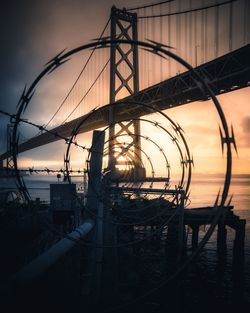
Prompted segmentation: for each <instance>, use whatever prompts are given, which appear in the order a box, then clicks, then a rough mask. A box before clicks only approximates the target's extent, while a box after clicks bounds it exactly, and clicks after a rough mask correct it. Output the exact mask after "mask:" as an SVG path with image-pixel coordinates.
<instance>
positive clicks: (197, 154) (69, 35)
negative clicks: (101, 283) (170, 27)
mask: <svg viewBox="0 0 250 313" xmlns="http://www.w3.org/2000/svg"><path fill="white" fill-rule="evenodd" d="M152 2H153V1H146V0H144V1H142V0H137V1H136V0H126V1H125V0H124V1H122V0H117V1H116V0H106V1H97V0H93V1H91V2H90V1H85V0H82V1H80V0H53V1H49V0H45V1H37V0H36V1H32V0H23V1H18V0H15V1H11V2H5V3H4V5H3V7H2V8H1V13H0V16H1V19H0V23H1V28H0V32H1V39H2V40H1V41H2V49H1V52H0V54H1V63H2V64H1V74H0V80H1V81H0V83H1V85H0V86H1V93H0V107H1V109H3V110H5V111H8V112H10V113H14V112H15V110H16V104H17V102H18V99H19V97H20V95H21V93H22V90H23V87H24V85H25V83H27V84H30V83H31V82H32V81H33V80H34V78H35V77H36V76H37V75H38V74H39V72H41V70H42V69H43V66H44V64H45V63H46V62H47V61H48V60H50V59H51V58H52V57H53V56H54V55H56V54H57V53H58V52H59V51H61V50H62V49H64V48H65V47H66V48H67V49H71V48H74V47H76V46H79V45H81V44H83V43H87V42H89V41H90V40H91V39H92V38H96V37H98V36H99V34H100V32H101V31H102V29H103V27H104V25H105V23H106V21H107V20H108V17H109V14H110V8H111V6H112V5H113V4H114V5H116V6H117V7H119V8H123V7H124V6H126V7H131V6H132V7H134V6H136V5H141V4H146V3H152ZM184 2H185V1H182V3H183V8H184V6H185V5H184ZM202 2H204V1H199V0H193V1H191V3H192V5H193V7H200V6H201V4H202ZM238 2H239V3H238V4H234V5H235V10H236V9H239V8H240V4H241V3H242V1H241V0H239V1H238ZM207 3H208V4H212V3H215V1H207ZM237 6H238V7H237ZM249 7H250V6H249ZM162 10H163V11H164V7H162ZM139 13H140V14H141V13H143V12H139ZM144 13H145V12H144ZM147 13H152V12H151V11H148V12H147ZM153 13H154V12H153ZM189 21H190V20H189ZM163 23H165V22H163ZM211 23H212V21H211ZM207 25H208V26H209V23H208V24H207ZM237 25H240V22H239V23H237ZM154 27H155V29H156V35H155V36H154V37H153V35H154V34H152V37H150V38H155V37H157V36H158V37H160V33H159V31H158V30H157V25H156V24H155V25H154ZM234 27H235V29H234V32H235V33H237V29H236V28H237V27H240V26H236V23H235V24H234ZM247 27H248V30H249V29H250V25H249V23H248V25H247ZM210 28H211V27H210V26H209V27H208V30H207V31H208V32H209V31H211V30H210ZM145 29H146V26H145V24H142V31H144V34H143V35H144V36H145V38H147V37H146V36H149V35H150V34H149V32H147V33H146V31H145ZM173 34H174V31H173ZM143 35H141V36H143ZM162 36H163V37H162V40H163V41H164V42H166V40H168V38H167V37H166V38H165V37H164V36H165V33H163V35H162ZM220 36H221V37H223V34H220ZM173 37H175V36H173ZM249 37H250V36H249V34H248V37H247V40H248V43H249V42H250V38H249ZM158 39H159V38H158ZM180 40H181V42H182V37H181V38H180ZM183 40H184V39H183ZM190 40H191V39H190ZM224 40H226V39H224ZM237 40H240V39H237ZM237 40H236V39H235V42H236V43H235V46H234V47H233V48H235V49H236V48H238V47H239V45H240V42H239V41H237ZM176 43H177V42H174V43H173V44H176ZM207 44H208V46H210V49H208V53H207V56H208V58H209V56H210V55H211V56H210V58H212V57H213V55H212V52H211V51H212V48H211V46H212V45H211V44H210V43H207ZM182 47H183V49H182V51H179V50H178V49H177V51H176V53H177V54H178V52H179V53H180V54H181V55H182V56H183V57H186V58H188V61H189V62H191V63H194V62H195V61H196V62H197V61H198V63H201V62H202V58H203V57H204V55H205V54H204V52H202V51H201V46H200V45H199V46H198V45H197V47H196V49H197V53H198V56H197V59H196V60H194V57H193V54H192V55H191V54H190V53H189V52H187V51H189V50H187V43H185V44H183V45H182ZM107 53H108V52H107ZM220 54H223V51H222V50H221V51H220ZM105 56H106V57H107V56H108V54H106V55H105ZM105 56H104V57H103V58H102V59H101V60H97V59H96V61H95V62H97V63H95V64H96V67H98V66H99V65H102V64H103V63H104V61H105ZM86 58H87V53H85V54H84V55H83V56H82V59H84V60H85V59H86ZM156 58H157V57H156ZM82 59H81V58H80V57H76V58H75V59H74V60H72V62H71V64H70V65H67V66H65V70H64V71H63V70H62V71H61V69H60V71H58V73H55V74H53V75H52V76H51V77H48V79H47V80H46V78H45V80H44V82H42V84H41V86H40V89H38V90H37V91H36V96H35V97H34V99H33V103H32V107H31V108H29V110H28V111H27V118H28V119H30V120H32V121H34V122H37V123H38V124H45V123H46V122H47V121H48V120H49V118H50V116H51V115H52V114H53V113H54V112H55V110H56V108H57V107H58V103H60V101H61V100H62V99H63V95H65V94H66V93H67V91H68V90H69V87H70V86H71V85H72V82H73V81H74V79H75V78H76V76H77V74H78V73H79V68H80V67H82V64H83V63H82ZM98 62H99V63H98ZM155 62H156V63H154V61H152V62H151V65H148V69H147V68H145V69H144V72H142V75H141V76H142V78H141V81H140V84H141V87H146V86H147V85H150V84H152V83H155V82H157V80H160V79H161V78H160V77H159V72H160V68H161V66H162V63H161V62H162V61H159V60H157V61H155ZM157 62H158V63H157ZM159 62H160V63H159ZM150 66H151V67H150ZM168 66H169V64H168V63H164V65H163V67H162V69H163V72H164V73H165V72H166V75H165V76H164V73H163V74H162V73H161V77H165V78H166V77H167V71H168ZM154 71H155V72H154ZM161 71H162V70H161ZM172 71H176V72H178V71H179V69H178V68H177V67H176V68H175V67H174V65H173V64H172ZM168 73H169V72H168ZM88 75H89V76H88V79H89V80H90V75H93V77H94V75H95V73H93V72H89V74H88ZM151 75H152V76H153V75H155V77H156V78H155V81H153V79H151ZM157 75H158V76H157ZM162 75H163V76H162ZM103 80H104V83H103V85H97V88H98V87H99V90H98V91H95V94H96V93H97V92H98V97H99V100H100V99H101V100H100V102H102V101H103V103H102V104H105V103H107V98H108V92H109V91H108V79H107V77H106V80H105V77H104V78H103ZM85 88H86V87H85ZM96 90H97V89H96ZM77 92H78V93H77ZM77 92H76V93H75V94H74V97H75V98H77V97H79V96H80V91H77ZM218 99H219V101H220V103H221V105H222V107H223V110H224V112H225V115H226V118H227V121H228V124H229V125H230V126H231V124H232V125H233V127H234V132H235V137H236V142H237V147H238V154H239V158H237V156H236V154H235V152H234V153H233V158H234V163H233V172H234V173H235V174H250V141H249V136H250V104H249V101H250V100H249V99H250V87H248V88H245V89H242V90H238V91H234V92H230V93H228V94H225V95H221V96H219V97H218ZM65 110H66V109H65ZM81 110H82V111H81V112H79V113H81V114H84V113H87V111H88V110H87V111H86V112H85V109H84V108H82V109H81ZM166 114H168V115H169V116H170V117H171V118H173V119H174V120H175V121H176V122H178V123H179V124H180V125H181V126H182V127H183V129H184V131H185V136H186V138H187V142H188V144H189V147H190V150H191V153H192V154H193V156H194V161H195V171H196V172H197V173H203V174H204V173H210V174H218V173H223V172H224V167H225V159H223V158H222V152H221V145H220V137H219V130H218V123H219V120H218V117H217V114H216V112H215V109H214V106H213V104H212V103H211V102H210V101H207V102H196V103H190V104H187V105H185V106H181V107H178V108H175V109H170V110H167V111H166ZM66 115H67V113H66ZM60 118H61V119H59V120H58V121H57V122H59V123H60V121H62V120H63V119H64V118H65V112H64V113H62V116H61V117H60ZM154 118H155V117H154ZM156 119H157V120H159V121H160V122H163V123H164V121H163V120H162V118H161V117H156ZM7 122H8V119H7V118H5V117H3V116H1V115H0V123H1V124H0V131H1V137H0V140H1V144H0V150H1V152H4V151H5V147H6V135H5V130H6V124H7ZM53 125H56V122H55V124H53V123H52V124H51V126H53ZM36 132H37V131H36V130H34V131H33V132H32V131H31V130H30V129H26V130H25V129H24V134H25V136H26V137H29V136H30V135H33V134H36ZM142 132H143V134H144V133H145V134H147V132H150V135H151V137H152V138H154V139H155V140H156V141H158V142H160V143H161V145H162V146H164V145H165V144H166V143H165V137H164V135H163V134H160V133H158V132H157V131H155V132H152V131H151V130H149V129H148V128H147V127H146V126H145V125H144V124H142ZM90 138H91V134H87V135H82V136H81V137H80V139H79V142H81V141H82V142H84V143H90ZM149 149H150V148H149ZM168 149H169V150H168ZM166 150H168V152H169V153H170V155H171V151H170V148H169V147H166ZM64 152H65V145H64V144H63V143H56V144H52V145H51V144H50V145H48V146H45V147H40V148H38V149H36V151H35V150H34V151H30V152H26V153H24V154H23V156H22V162H21V165H23V166H32V165H34V166H35V167H44V166H48V167H54V168H58V167H61V166H62V165H63V155H64ZM150 153H151V157H152V159H154V158H157V155H156V154H155V155H154V152H152V150H151V151H150ZM74 156H75V166H77V167H78V166H82V164H81V163H82V162H81V163H79V162H80V160H81V159H82V157H81V156H79V155H78V154H77V152H74ZM170 158H171V156H170ZM172 158H173V159H174V156H172ZM162 164H163V163H161V162H158V172H159V174H161V173H160V172H161V166H162Z"/></svg>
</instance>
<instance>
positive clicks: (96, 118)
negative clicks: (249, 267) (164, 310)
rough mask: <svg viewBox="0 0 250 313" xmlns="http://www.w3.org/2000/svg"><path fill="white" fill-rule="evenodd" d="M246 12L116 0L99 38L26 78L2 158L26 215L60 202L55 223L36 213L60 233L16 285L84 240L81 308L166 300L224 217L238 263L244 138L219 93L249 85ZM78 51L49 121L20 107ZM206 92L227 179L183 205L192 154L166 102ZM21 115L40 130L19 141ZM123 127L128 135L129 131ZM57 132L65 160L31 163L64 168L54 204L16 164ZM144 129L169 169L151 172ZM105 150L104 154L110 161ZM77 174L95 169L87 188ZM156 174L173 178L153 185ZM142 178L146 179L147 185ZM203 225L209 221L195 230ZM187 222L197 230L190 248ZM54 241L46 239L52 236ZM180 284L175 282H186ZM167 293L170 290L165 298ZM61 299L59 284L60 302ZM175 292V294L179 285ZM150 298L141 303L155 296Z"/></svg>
mask: <svg viewBox="0 0 250 313" xmlns="http://www.w3.org/2000/svg"><path fill="white" fill-rule="evenodd" d="M249 14H250V3H249V1H246V0H231V1H223V0H221V1H208V0H207V1H206V0H204V1H195V0H189V1H183V0H168V1H161V2H158V3H155V4H150V5H144V6H140V7H133V8H123V9H119V8H116V7H112V8H111V14H110V18H109V19H108V21H107V22H106V24H105V26H104V28H103V30H102V32H101V34H100V36H99V37H98V38H96V39H93V41H92V42H90V43H88V44H86V45H83V46H80V47H77V48H74V49H72V50H69V51H67V50H66V51H62V52H60V53H59V54H58V55H56V56H55V57H54V58H52V59H51V60H50V61H49V62H48V63H47V64H46V65H45V68H44V69H43V70H42V72H41V73H40V74H39V75H38V76H37V77H36V78H35V80H34V82H33V83H32V84H31V85H30V87H25V88H24V90H23V93H22V95H21V97H20V101H19V103H18V105H17V112H16V114H10V113H8V112H5V111H2V110H1V112H0V113H2V114H5V115H7V116H9V117H10V121H11V124H10V125H9V126H8V142H7V149H6V152H5V153H3V154H2V155H1V156H0V160H1V166H2V167H3V165H4V160H5V159H6V167H7V169H10V168H14V169H15V170H16V171H15V174H16V179H17V185H18V189H19V191H21V192H23V193H24V195H26V198H25V200H26V202H25V205H26V207H25V209H26V212H24V214H26V215H25V218H23V216H21V220H22V221H23V220H24V219H30V220H31V222H30V225H32V227H33V228H34V220H33V217H34V216H35V217H36V218H37V220H39V218H41V216H42V215H45V216H46V217H47V219H48V217H50V218H51V215H50V213H51V211H52V219H53V222H52V221H51V220H50V221H47V220H46V219H45V221H44V220H43V221H42V222H41V221H40V220H39V222H37V224H38V225H39V226H40V225H41V224H42V223H45V225H46V228H47V229H49V230H51V229H52V232H53V234H56V236H59V238H60V239H61V240H59V241H58V242H56V243H55V244H54V242H52V243H51V242H50V243H51V245H50V247H49V248H48V244H46V249H44V250H43V251H42V252H43V253H41V251H39V252H40V253H39V255H38V256H37V257H33V258H32V260H30V262H29V263H28V264H26V263H25V264H23V263H21V262H20V264H21V265H22V269H21V270H20V271H15V273H14V275H13V276H12V277H11V279H10V282H11V284H13V285H14V287H16V286H17V287H19V289H18V288H17V290H18V292H19V291H20V289H21V288H20V286H23V285H24V286H26V284H29V283H33V281H34V280H36V279H37V278H38V277H39V275H41V274H42V273H44V272H45V271H47V270H48V268H50V267H51V266H53V265H54V264H55V263H56V262H57V261H58V260H59V259H60V258H61V257H62V256H63V255H65V254H66V253H67V252H68V251H69V250H70V249H72V247H73V246H74V245H76V244H77V245H79V246H80V247H81V248H82V246H83V245H84V249H81V253H80V257H79V255H78V259H77V260H78V261H79V260H80V261H79V263H80V265H79V267H80V270H79V272H80V274H79V273H78V276H81V277H80V281H81V282H80V283H81V287H82V291H81V292H82V293H81V296H82V295H83V296H84V305H83V304H82V303H81V305H82V306H81V307H83V306H86V307H88V308H89V309H92V308H93V306H95V305H96V308H97V307H98V305H99V304H100V303H101V306H102V309H103V307H104V308H108V309H110V310H111V311H115V310H117V311H119V309H121V306H123V305H126V306H128V305H134V304H135V303H137V302H140V301H142V300H143V301H144V299H145V298H148V297H149V298H150V297H152V299H153V302H152V303H153V305H154V302H155V301H156V302H157V301H158V302H159V301H160V300H159V299H158V296H159V295H158V294H157V295H156V296H155V294H156V293H157V292H158V291H159V290H163V289H161V288H164V287H165V285H167V284H168V283H169V282H173V281H174V280H175V279H179V275H180V273H183V271H184V269H186V268H187V266H188V265H189V264H190V263H191V262H192V261H193V260H194V259H195V258H196V257H197V255H198V253H199V252H200V251H201V249H203V248H204V246H205V244H206V243H207V241H208V240H209V238H210V237H211V235H212V234H213V232H214V230H215V227H217V226H218V232H217V242H218V247H217V248H218V251H219V250H220V251H219V252H221V251H222V252H223V253H224V255H225V250H226V249H225V246H226V234H227V231H226V226H227V227H231V228H232V229H233V230H235V241H234V257H235V259H237V258H238V259H240V261H239V262H241V264H242V262H243V261H242V260H243V254H244V253H243V252H242V251H244V235H245V220H242V219H240V218H239V217H238V216H236V215H234V213H233V211H232V209H233V207H232V206H231V200H232V198H230V199H228V193H229V186H230V179H231V168H232V153H231V146H232V145H233V146H234V147H235V149H236V144H235V139H234V133H233V129H229V127H228V126H227V122H226V119H225V116H224V114H223V111H222V109H221V106H220V104H219V102H218V101H217V98H216V96H217V95H222V94H225V93H229V92H234V91H235V90H237V89H241V88H247V87H249V85H250V61H249V53H250V31H249V30H250V24H249V23H250V22H249ZM89 50H90V51H89ZM81 52H85V53H86V52H87V53H88V55H87V57H86V58H85V62H84V64H83V65H82V67H81V69H80V70H79V73H78V74H77V76H76V78H75V80H74V81H73V83H72V84H71V86H69V88H68V92H67V93H66V95H64V96H63V99H62V101H61V102H60V103H59V104H58V106H57V107H56V110H55V111H54V113H53V114H52V115H51V116H50V118H49V119H48V121H46V122H45V123H44V121H43V122H41V121H38V122H34V121H33V120H32V119H27V118H25V117H23V115H24V113H25V112H26V110H27V111H28V110H29V108H30V106H31V105H32V101H33V99H34V98H35V97H36V88H37V86H38V85H39V83H40V81H41V80H42V79H46V78H45V77H47V78H48V77H49V78H50V77H53V75H54V74H55V72H56V71H57V69H58V68H63V67H64V64H65V63H66V62H67V63H69V62H70V58H72V59H73V56H75V55H76V54H77V53H81ZM85 56H86V54H85ZM47 74H48V75H47ZM210 99H212V100H213V102H214V105H215V107H216V109H217V112H218V116H219V118H220V124H221V125H220V135H221V145H222V149H225V150H226V156H227V157H226V160H225V163H226V171H225V179H224V181H223V183H224V186H223V188H222V191H219V192H218V195H217V196H216V198H215V201H214V204H213V205H212V206H209V207H200V208H196V209H195V208H193V209H187V208H186V204H187V202H188V200H189V193H190V191H189V187H190V182H191V174H192V166H193V158H192V156H191V153H190V151H189V147H188V145H187V142H186V139H185V137H184V132H183V130H182V128H181V125H179V124H177V123H175V122H174V121H172V120H171V119H170V118H169V117H168V116H167V115H166V114H165V113H164V111H165V110H167V109H170V108H174V107H177V106H180V109H181V106H183V105H186V104H188V103H192V102H195V101H200V105H201V106H202V104H203V103H204V102H205V101H208V100H210ZM34 102H35V100H34ZM53 107H54V106H53ZM97 107H98V108H97ZM152 113H158V114H160V115H161V116H162V117H164V119H165V120H166V121H167V122H168V125H167V126H165V125H163V126H162V125H159V123H158V122H157V121H153V120H151V119H150V118H148V119H147V118H146V116H148V115H150V114H152ZM141 123H147V124H148V125H150V126H153V127H155V129H156V130H157V131H158V130H159V129H160V130H161V131H162V132H163V133H164V134H165V136H166V137H168V139H169V138H170V141H171V144H173V146H174V147H175V149H176V151H177V153H178V162H179V161H180V162H179V163H180V164H179V163H178V165H179V166H180V167H181V170H182V171H181V175H180V180H179V182H178V183H177V184H176V185H175V187H173V188H170V184H169V179H170V165H169V162H168V158H167V153H165V151H164V149H162V148H161V146H160V143H159V142H157V141H156V140H153V139H151V138H150V136H146V134H143V132H142V131H141ZM23 124H25V125H28V126H32V127H34V128H35V130H36V131H38V133H37V134H36V136H34V137H32V138H30V139H28V140H24V142H22V143H20V142H19V135H20V134H19V132H20V125H23ZM98 129H99V130H98ZM100 129H101V130H100ZM170 129H171V130H170ZM89 131H93V138H92V146H91V147H86V146H83V145H81V144H79V143H77V141H76V137H77V135H78V134H80V133H86V132H89ZM107 133H108V138H107V136H106V134H107ZM124 137H126V138H129V139H128V140H125V141H124V139H123V138H124ZM58 140H63V141H65V143H66V144H67V149H66V152H65V156H64V162H65V169H60V170H54V169H48V168H45V169H34V168H29V169H28V171H29V172H30V173H37V174H39V173H44V172H46V173H48V174H49V173H59V172H60V173H63V174H64V175H65V178H67V179H68V184H65V183H62V184H60V183H57V184H51V186H50V196H51V203H50V205H47V206H46V205H45V207H44V206H43V205H42V204H41V203H40V200H39V199H36V201H33V200H32V201H31V199H30V198H29V197H28V196H27V193H26V191H27V188H26V186H25V184H24V180H23V179H22V178H21V177H20V175H19V174H20V172H22V171H25V170H24V169H21V170H18V167H17V157H19V154H21V153H22V152H25V151H30V150H31V149H35V148H37V147H39V146H44V145H47V144H49V143H52V142H55V141H58ZM142 140H146V141H148V142H150V144H152V146H153V149H155V150H157V151H159V153H160V154H161V156H162V157H163V158H164V162H165V166H166V170H167V175H168V176H167V177H163V178H162V180H161V179H160V178H158V180H157V178H155V176H154V175H155V171H154V167H153V164H152V160H151V158H150V152H148V151H146V150H144V149H143V148H142V144H141V141H142ZM159 141H160V140H159ZM72 145H75V146H78V147H79V148H81V149H82V150H83V151H87V152H88V158H87V162H86V164H87V169H86V170H84V171H81V170H78V171H77V170H72V169H69V163H70V148H71V146H72ZM105 146H106V148H105ZM104 156H108V166H107V168H106V169H105V170H103V165H102V162H103V157H104ZM120 156H125V160H124V159H123V160H121V159H120ZM176 159H177V157H176ZM144 160H146V161H147V162H148V164H149V167H150V166H151V175H152V177H148V175H147V173H146V167H145V166H144ZM121 165H122V166H123V165H126V166H127V167H126V170H127V172H126V171H124V172H122V171H120V170H119V171H120V172H122V175H120V176H119V175H118V174H119V173H118V168H119V166H121ZM72 173H78V174H84V175H85V176H86V173H87V174H88V188H87V193H86V195H84V196H82V194H80V193H77V192H76V187H75V184H72V181H71V177H72V175H71V174H72ZM155 181H157V182H158V181H159V182H165V185H164V186H163V187H162V188H153V183H154V182H155ZM145 182H149V183H150V184H148V185H146V186H145V185H143V183H145ZM14 209H16V208H15V207H14ZM50 210H51V211H50ZM10 211H11V210H8V207H7V209H6V210H5V211H4V214H5V215H4V218H6V220H7V221H8V222H9V220H8V218H9V215H8V214H9V212H10ZM30 211H31V213H30ZM6 212H8V213H6ZM34 212H35V213H34ZM37 212H38V213H39V214H37ZM11 213H12V212H10V214H11ZM81 214H82V215H81ZM27 215H28V218H27ZM6 216H7V217H6ZM22 221H21V222H20V224H21V223H22ZM72 221H73V222H72ZM79 221H80V222H79ZM80 223H81V225H79V224H80ZM3 224H4V223H3ZM202 225H207V226H208V229H207V231H206V233H205V235H204V237H203V238H202V239H201V240H199V229H200V227H201V226H202ZM188 228H191V229H192V243H191V246H192V252H191V253H190V254H189V255H188V253H187V250H188V249H187V237H188V230H187V229H188ZM3 229H5V228H4V227H3ZM32 231H33V229H32ZM70 231H71V232H70ZM43 235H44V234H43ZM63 236H65V237H64V238H61V237H63ZM1 237H3V236H1ZM30 237H32V236H30ZM86 238H87V239H86ZM39 239H40V238H39ZM53 239H54V237H53ZM85 239H86V240H85ZM31 240H33V237H32V239H31ZM49 240H50V239H48V238H46V240H45V241H46V243H48V242H49ZM162 242H164V248H162V247H163V245H161V243H162ZM14 244H15V245H17V244H16V242H15V243H14ZM39 244H40V243H39ZM39 244H38V246H39ZM157 244H159V245H158V248H157V253H155V247H156V246H157ZM40 246H41V244H40ZM169 251H170V252H169ZM223 253H222V254H223ZM152 255H153V256H154V257H153V258H152ZM166 256H167V258H166ZM25 257H26V256H25ZM26 259H27V258H26ZM166 260H167V262H166ZM171 260H172V261H171ZM173 260H174V261H173ZM26 262H27V260H26ZM171 262H172V263H171ZM24 265H25V266H24ZM19 267H21V266H19ZM46 288H47V286H46ZM171 288H172V286H171ZM171 288H169V291H170V292H172V290H171ZM176 290H177V293H178V287H177V288H176ZM169 291H168V292H169ZM38 293H39V292H38ZM38 293H37V294H38ZM177 293H176V294H177ZM37 294H36V295H37ZM165 294H166V293H165V290H164V297H165ZM114 295H115V298H116V299H114ZM161 297H162V296H161ZM61 298H62V297H61V295H60V301H62V300H61ZM159 298H160V296H159ZM173 298H175V297H173ZM124 299H125V300H124ZM127 299H128V301H127ZM169 300H170V301H172V299H171V294H170V297H169ZM164 301H165V299H164ZM173 301H174V300H173ZM127 302H128V303H127ZM152 303H151V304H152ZM114 304H115V307H113V306H114ZM151 304H150V305H151ZM143 305H144V308H145V307H146V306H147V305H148V304H147V302H145V303H144V304H143ZM175 305H176V304H175ZM152 307H153V306H152ZM150 308H151V307H150ZM98 309H99V307H98ZM151 311H153V309H152V310H151ZM159 312H160V311H159Z"/></svg>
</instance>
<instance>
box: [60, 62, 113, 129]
mask: <svg viewBox="0 0 250 313" xmlns="http://www.w3.org/2000/svg"><path fill="white" fill-rule="evenodd" d="M109 61H110V59H108V61H107V62H106V63H105V65H104V66H103V68H102V70H101V71H100V73H99V74H98V75H97V77H96V79H95V80H94V81H93V83H92V85H91V86H90V87H89V89H88V90H87V91H86V93H85V94H84V96H83V97H82V98H81V100H80V101H79V102H78V104H77V105H76V106H75V108H74V110H73V111H71V113H70V114H69V115H68V116H67V117H66V119H65V120H64V121H63V122H62V124H64V123H66V121H67V120H68V119H69V117H70V116H71V115H72V114H73V113H74V112H75V110H76V109H77V108H78V107H79V105H80V104H81V103H82V101H83V100H84V99H85V98H86V97H87V95H88V94H89V93H90V91H91V89H92V88H93V87H94V85H95V84H96V82H97V81H98V79H99V78H100V76H101V75H102V73H103V72H104V70H105V69H106V67H107V65H108V64H109Z"/></svg>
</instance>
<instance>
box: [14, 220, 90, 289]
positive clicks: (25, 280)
mask: <svg viewBox="0 0 250 313" xmlns="http://www.w3.org/2000/svg"><path fill="white" fill-rule="evenodd" d="M94 225H95V223H94V221H93V220H91V219H88V220H86V221H85V222H84V223H83V224H82V225H81V226H79V227H78V228H76V229H75V230H74V231H73V232H72V233H70V234H69V235H68V236H67V237H66V238H64V239H62V240H60V241H59V242H57V243H56V244H55V245H53V246H52V247H51V248H49V249H48V250H47V251H45V252H44V253H42V254H41V255H39V256H38V257H37V258H36V259H35V260H33V261H32V262H30V263H29V264H28V265H26V266H25V267H24V268H23V269H22V270H20V271H19V272H17V273H16V274H15V275H14V276H13V277H12V282H13V283H16V284H20V285H25V284H29V283H31V282H32V281H33V280H35V279H36V278H37V277H39V276H40V275H41V274H42V273H44V272H45V271H46V270H47V269H49V268H50V267H51V266H52V265H53V264H55V263H56V261H58V260H59V259H60V258H61V257H62V256H63V255H65V253H67V252H68V251H69V250H70V249H71V248H73V246H75V245H76V243H77V242H78V241H79V240H80V239H81V238H83V237H84V236H86V235H87V234H88V233H89V232H90V231H91V230H92V229H93V227H94Z"/></svg>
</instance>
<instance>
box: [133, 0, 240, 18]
mask: <svg viewBox="0 0 250 313" xmlns="http://www.w3.org/2000/svg"><path fill="white" fill-rule="evenodd" d="M235 1H238V0H228V1H224V2H221V3H216V4H212V5H207V6H205V7H200V8H196V9H191V10H185V11H177V12H171V13H165V14H157V15H146V16H138V19H149V18H157V17H163V16H173V15H180V14H187V13H191V12H197V11H202V10H207V9H210V8H215V7H218V6H221V5H225V4H230V3H232V2H235Z"/></svg>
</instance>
